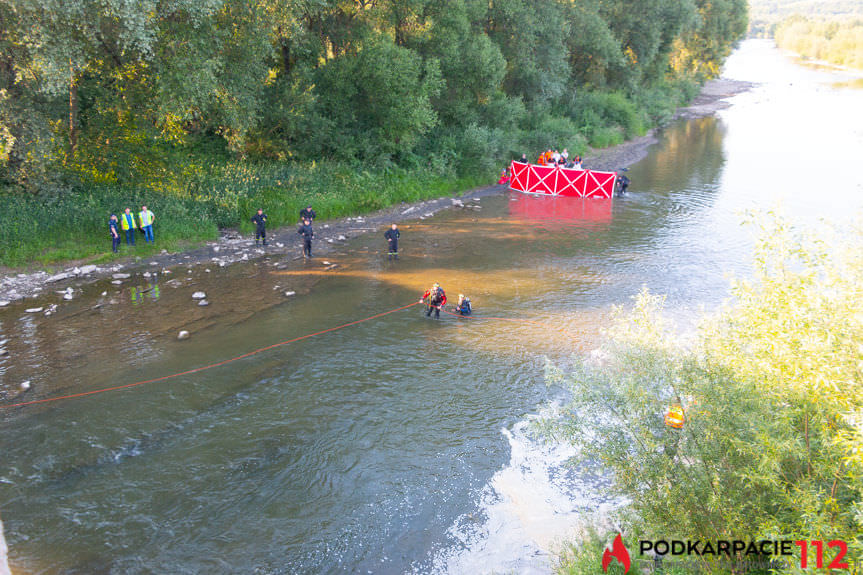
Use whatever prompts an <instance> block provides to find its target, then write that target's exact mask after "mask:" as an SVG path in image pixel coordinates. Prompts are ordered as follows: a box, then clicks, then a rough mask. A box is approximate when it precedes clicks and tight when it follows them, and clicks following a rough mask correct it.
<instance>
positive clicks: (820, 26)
mask: <svg viewBox="0 0 863 575" xmlns="http://www.w3.org/2000/svg"><path fill="white" fill-rule="evenodd" d="M774 37H775V38H776V45H777V46H779V47H780V48H783V49H785V50H791V51H793V52H796V53H797V54H800V55H801V56H803V57H805V58H809V59H813V60H822V61H825V62H830V63H832V64H837V65H839V66H846V67H849V68H857V69H863V18H861V19H859V20H851V19H845V20H841V21H840V20H827V21H825V20H812V19H809V18H805V17H803V16H793V17H791V18H788V19H787V20H784V21H783V22H781V23H780V24H779V25H778V26H777V27H776V30H775V31H774Z"/></svg>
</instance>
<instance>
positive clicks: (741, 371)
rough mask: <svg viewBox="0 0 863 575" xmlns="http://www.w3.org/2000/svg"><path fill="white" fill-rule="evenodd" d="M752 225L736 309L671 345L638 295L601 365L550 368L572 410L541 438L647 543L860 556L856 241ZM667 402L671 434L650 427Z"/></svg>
mask: <svg viewBox="0 0 863 575" xmlns="http://www.w3.org/2000/svg"><path fill="white" fill-rule="evenodd" d="M750 223H751V224H753V225H755V226H757V227H758V229H759V238H760V239H759V240H758V242H757V246H756V250H755V272H754V276H753V278H752V279H751V280H746V281H736V282H734V283H733V286H732V293H733V296H734V297H733V299H732V300H731V301H730V302H729V303H727V304H726V305H725V306H724V307H723V309H722V310H721V311H720V312H719V313H717V314H716V315H714V316H711V317H706V318H704V319H703V321H702V322H701V327H700V329H699V330H698V333H697V334H696V335H695V337H694V338H692V339H691V340H690V341H687V342H685V343H684V342H683V340H682V339H681V338H680V337H677V336H675V335H673V333H672V331H671V330H670V329H668V328H667V326H665V325H664V323H663V320H662V308H663V304H664V298H662V297H660V296H656V295H652V294H650V293H649V292H648V291H647V290H643V291H642V292H641V293H640V294H639V295H638V296H637V297H636V300H635V307H634V309H633V310H632V311H631V312H630V313H628V314H625V313H624V312H623V311H622V310H620V309H618V310H616V312H615V323H614V327H613V328H612V329H611V330H610V332H609V334H608V336H609V337H608V343H607V344H606V345H605V347H604V349H603V353H602V354H601V357H603V358H605V359H604V360H603V361H602V362H601V363H597V362H596V361H586V362H584V363H582V365H581V366H580V367H579V368H578V369H577V370H576V371H573V372H570V373H563V372H561V371H560V370H557V369H555V368H554V367H550V368H549V374H548V376H549V381H550V382H555V383H563V384H565V385H566V386H568V387H569V389H570V390H571V391H572V399H571V401H570V402H569V404H568V405H567V407H566V409H565V410H564V412H563V414H562V415H560V417H559V418H557V419H555V420H549V421H546V422H545V429H546V430H547V431H548V432H550V433H552V434H554V435H556V436H558V437H562V438H566V439H568V440H569V441H571V442H572V443H574V444H575V445H576V446H577V447H579V451H580V453H582V454H583V455H584V457H586V458H591V459H598V460H600V461H601V463H602V464H603V465H604V466H605V468H606V469H607V470H608V472H609V473H610V474H611V475H612V476H613V478H614V486H615V489H616V490H617V493H618V495H622V496H624V497H625V498H626V499H627V500H628V501H630V502H631V503H630V504H629V509H630V511H631V512H632V515H634V516H635V517H636V518H637V519H635V520H634V521H633V525H632V529H633V530H635V531H638V532H639V533H641V534H643V535H644V536H645V537H646V538H663V539H672V538H677V539H701V540H717V539H744V540H749V539H777V538H782V539H800V538H802V539H822V540H831V539H844V540H845V541H846V542H848V544H849V553H848V555H849V557H860V556H861V552H863V538H861V535H860V534H861V519H863V504H861V493H863V450H861V445H863V308H861V305H860V302H861V301H863V231H861V229H859V228H855V229H853V230H851V231H850V232H849V233H846V234H844V235H843V237H842V240H841V241H833V238H830V237H827V236H826V234H821V235H820V236H815V235H812V234H802V233H799V232H797V231H796V230H794V229H793V228H791V226H789V225H788V223H787V222H785V221H784V220H783V219H782V218H781V217H778V216H775V215H773V214H768V215H766V216H756V217H751V218H750ZM676 403H679V404H681V405H682V406H683V407H684V410H685V415H686V422H685V424H684V426H683V428H682V429H675V428H673V427H670V426H667V425H665V424H664V421H663V415H664V413H665V411H666V409H667V407H668V406H669V405H672V404H676ZM705 568H707V569H708V570H711V569H713V570H715V569H716V568H717V567H716V566H715V565H708V564H705Z"/></svg>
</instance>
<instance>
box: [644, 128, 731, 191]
mask: <svg viewBox="0 0 863 575" xmlns="http://www.w3.org/2000/svg"><path fill="white" fill-rule="evenodd" d="M724 136H725V129H724V126H723V125H722V123H721V122H720V121H719V119H717V118H716V117H707V118H698V119H695V120H690V121H687V122H683V123H680V124H676V125H675V126H672V127H670V128H669V129H667V130H666V131H665V132H664V133H663V135H662V145H660V146H659V147H657V149H656V152H655V153H652V154H650V155H649V156H648V157H647V159H646V160H644V162H642V164H643V165H644V168H645V169H646V170H648V171H651V170H652V171H653V172H654V173H653V174H652V175H654V176H656V175H661V178H658V180H659V182H661V183H662V188H664V189H666V190H671V191H679V190H685V189H691V188H696V189H698V190H700V191H708V190H709V191H713V190H715V187H714V186H712V185H711V184H713V183H714V182H716V180H717V179H718V177H719V173H720V171H721V170H722V166H723V165H724V163H725V155H724V154H723V150H722V139H723V137H724ZM641 171H642V170H639V172H641ZM651 181H656V180H651ZM654 185H655V184H654ZM711 196H712V194H711Z"/></svg>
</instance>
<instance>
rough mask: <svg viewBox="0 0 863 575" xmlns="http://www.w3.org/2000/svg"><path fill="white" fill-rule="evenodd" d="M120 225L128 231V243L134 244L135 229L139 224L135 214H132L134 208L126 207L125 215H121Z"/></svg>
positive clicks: (129, 244)
mask: <svg viewBox="0 0 863 575" xmlns="http://www.w3.org/2000/svg"><path fill="white" fill-rule="evenodd" d="M120 227H122V228H123V231H124V232H126V245H127V246H134V245H135V230H136V229H137V228H138V226H137V224H136V223H135V215H134V214H132V210H130V209H129V208H126V211H124V212H123V215H122V216H120Z"/></svg>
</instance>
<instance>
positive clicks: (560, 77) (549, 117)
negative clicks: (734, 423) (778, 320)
mask: <svg viewBox="0 0 863 575" xmlns="http://www.w3.org/2000/svg"><path fill="white" fill-rule="evenodd" d="M745 19H746V10H745V0H709V1H708V0H639V1H636V0H601V1H600V0H549V1H540V0H494V1H493V2H489V1H488V0H446V1H445V0H260V1H256V2H251V1H249V0H98V1H97V0H0V21H2V26H0V180H2V181H4V182H6V183H15V184H19V185H23V186H25V187H28V188H29V189H31V190H32V191H40V190H41V191H44V190H47V189H50V188H51V187H52V186H53V184H52V182H53V181H54V180H64V181H65V182H66V184H67V185H66V188H68V187H69V186H72V187H75V185H77V184H81V183H83V184H86V183H87V182H93V181H102V182H140V181H151V180H152V179H153V178H156V179H157V180H158V179H160V178H168V179H172V178H174V179H176V178H181V177H183V176H182V174H183V171H184V170H183V167H182V166H179V165H178V160H177V158H179V157H182V156H183V150H185V149H187V148H189V147H196V146H197V147H198V149H206V150H208V153H212V154H216V156H218V157H219V158H231V157H233V158H245V157H251V158H271V159H276V160H279V161H291V160H298V161H304V160H310V159H319V158H322V157H325V158H336V159H338V160H339V161H346V162H353V161H358V160H363V161H369V160H372V161H374V162H383V163H389V162H397V163H404V165H406V166H410V165H416V164H417V162H423V161H426V160H429V159H432V158H434V159H435V161H438V162H439V163H440V162H443V164H447V163H448V164H449V165H450V166H451V167H452V166H453V165H454V162H461V163H463V165H465V166H470V165H476V164H475V161H481V162H488V163H489V165H493V164H495V163H496V162H499V161H500V159H501V158H502V157H503V156H504V155H505V154H506V153H507V152H509V151H513V150H515V149H518V148H521V147H523V146H525V145H530V146H533V145H534V144H535V143H537V142H540V141H544V140H548V139H549V138H557V139H559V138H560V137H561V136H566V137H567V138H575V139H578V137H579V136H578V135H577V134H576V132H578V131H579V130H580V129H581V128H580V127H579V126H580V124H579V122H581V120H580V118H581V116H582V115H584V114H586V115H587V116H589V117H590V118H598V120H597V121H599V122H603V121H606V120H607V119H608V118H612V116H614V115H615V114H608V113H606V111H604V110H602V109H599V108H598V109H596V110H593V109H585V106H594V105H597V106H600V104H601V105H602V106H605V107H606V108H607V107H608V106H607V105H606V104H608V103H609V102H611V103H612V104H614V106H613V107H616V108H620V99H621V98H623V99H624V100H626V102H624V104H623V105H624V107H627V106H628V107H630V108H632V110H629V111H628V112H627V113H628V114H629V115H630V116H631V115H633V114H635V115H637V114H639V113H646V112H639V111H638V110H637V109H636V108H637V106H639V105H641V104H640V103H639V102H641V100H643V99H644V98H642V96H641V94H642V92H644V91H645V90H648V91H649V90H652V89H653V86H654V85H656V84H661V85H664V84H665V83H667V82H669V81H676V80H678V79H681V78H685V77H688V76H690V75H692V74H700V75H702V76H706V75H710V74H712V73H715V71H716V70H717V69H718V65H719V63H721V61H722V59H723V58H724V56H725V55H726V54H727V53H728V51H729V49H730V46H731V45H732V44H733V43H734V41H735V40H736V39H737V38H739V37H740V36H741V34H742V32H743V29H744V26H745ZM606 91H616V92H618V93H617V94H615V95H614V97H613V99H612V100H603V99H602V98H601V97H599V98H597V97H593V98H592V99H591V98H588V99H581V100H578V101H576V99H575V98H576V97H577V95H578V94H580V93H593V92H596V93H600V92H601V93H604V92H606ZM615 98H616V99H615ZM659 99H661V98H659ZM659 99H657V98H656V97H654V98H653V104H651V105H652V106H653V107H656V106H660V107H662V106H663V105H664V106H665V107H668V106H673V105H674V103H675V102H676V100H674V99H673V98H672V102H671V103H670V104H663V103H661V102H659V103H657V102H658V100H659ZM602 106H600V108H601V107H602ZM650 114H651V117H652V116H653V115H654V114H653V113H652V112H650ZM618 115H619V114H618ZM612 120H613V118H612ZM612 120H608V121H612ZM639 121H642V120H639ZM595 123H596V122H594V124H595ZM591 126H592V128H591V129H593V127H595V126H593V125H591ZM608 129H609V130H611V131H612V132H615V131H619V130H618V128H616V127H614V126H611V127H608ZM630 132H631V130H629V129H626V130H623V132H621V133H630ZM592 133H594V132H590V131H586V132H584V133H583V134H582V136H580V137H582V138H590V137H592V136H591V134H592ZM596 133H599V132H596ZM214 161H217V160H214ZM57 187H58V189H59V188H60V186H57Z"/></svg>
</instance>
